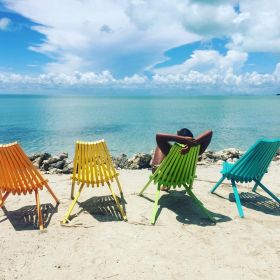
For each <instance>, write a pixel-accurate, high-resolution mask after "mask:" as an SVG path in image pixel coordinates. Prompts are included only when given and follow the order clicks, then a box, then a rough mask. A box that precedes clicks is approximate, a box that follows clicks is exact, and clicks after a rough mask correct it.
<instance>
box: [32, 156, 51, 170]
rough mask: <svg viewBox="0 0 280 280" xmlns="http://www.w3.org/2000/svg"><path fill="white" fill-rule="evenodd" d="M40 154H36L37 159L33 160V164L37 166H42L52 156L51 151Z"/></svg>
mask: <svg viewBox="0 0 280 280" xmlns="http://www.w3.org/2000/svg"><path fill="white" fill-rule="evenodd" d="M37 155H39V156H36V158H35V160H33V162H32V163H33V165H34V166H36V167H37V168H40V167H41V165H42V163H43V161H44V160H47V159H48V158H50V157H51V154H49V153H43V154H37Z"/></svg>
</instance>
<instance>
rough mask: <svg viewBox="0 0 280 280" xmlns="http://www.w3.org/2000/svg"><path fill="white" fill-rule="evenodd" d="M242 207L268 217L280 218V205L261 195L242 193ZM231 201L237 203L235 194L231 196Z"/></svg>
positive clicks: (240, 194) (240, 195)
mask: <svg viewBox="0 0 280 280" xmlns="http://www.w3.org/2000/svg"><path fill="white" fill-rule="evenodd" d="M239 197H240V200H241V204H242V206H244V207H246V208H250V209H253V210H256V211H260V212H263V213H265V214H268V215H273V216H280V205H279V203H277V202H276V201H274V200H273V199H271V198H269V197H266V196H263V195H261V194H259V193H257V192H256V193H252V192H241V193H239ZM229 201H230V202H234V203H235V198H234V194H233V193H230V194H229Z"/></svg>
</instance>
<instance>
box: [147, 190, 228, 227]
mask: <svg viewBox="0 0 280 280" xmlns="http://www.w3.org/2000/svg"><path fill="white" fill-rule="evenodd" d="M143 197H144V198H145V199H147V200H149V201H151V202H154V201H153V200H151V199H150V198H148V197H145V196H143ZM158 204H159V210H158V212H157V215H156V220H157V218H158V217H159V215H160V213H161V211H162V209H164V208H167V209H169V210H170V211H172V212H174V213H175V214H176V215H177V216H176V219H177V221H179V222H180V223H183V224H195V225H199V226H215V223H213V222H212V221H210V220H209V218H207V217H206V216H205V215H204V213H203V212H202V211H201V210H200V209H199V208H198V206H197V205H196V204H195V203H194V202H193V200H192V199H191V198H190V197H189V196H188V195H186V194H185V191H176V190H172V191H169V192H168V193H166V194H163V195H162V196H161V197H160V199H159V202H158ZM204 206H205V205H204ZM208 211H209V210H208ZM209 212H210V213H211V214H212V215H213V216H214V218H215V220H216V223H223V222H228V221H231V218H230V217H228V216H225V215H222V214H219V213H214V212H211V211H209Z"/></svg>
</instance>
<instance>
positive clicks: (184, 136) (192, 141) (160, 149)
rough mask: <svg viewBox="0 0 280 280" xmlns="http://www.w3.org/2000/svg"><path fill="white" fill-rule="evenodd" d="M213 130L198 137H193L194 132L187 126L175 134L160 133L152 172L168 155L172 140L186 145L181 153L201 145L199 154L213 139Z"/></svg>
mask: <svg viewBox="0 0 280 280" xmlns="http://www.w3.org/2000/svg"><path fill="white" fill-rule="evenodd" d="M212 135H213V132H212V130H206V131H205V132H203V133H202V134H200V135H199V136H197V137H196V138H194V137H193V134H192V132H191V131H190V130H189V129H187V128H182V129H180V130H178V131H177V135H175V134H164V133H158V134H157V135H156V141H157V147H156V150H155V153H154V156H153V159H152V172H153V173H154V172H155V171H156V169H157V167H158V166H159V165H160V163H161V162H162V161H163V159H164V158H165V157H166V156H167V154H168V153H169V151H170V149H171V146H172V145H171V144H170V142H177V143H180V144H183V145H185V146H184V147H183V148H182V150H181V153H182V154H183V155H184V154H186V153H187V152H188V151H189V149H190V148H191V147H193V146H196V145H200V150H199V155H202V154H203V153H204V151H205V150H206V149H207V147H208V146H209V144H210V142H211V139H212Z"/></svg>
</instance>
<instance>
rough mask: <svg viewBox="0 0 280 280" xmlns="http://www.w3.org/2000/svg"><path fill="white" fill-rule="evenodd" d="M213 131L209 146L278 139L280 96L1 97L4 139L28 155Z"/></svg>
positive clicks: (139, 146) (144, 146)
mask: <svg viewBox="0 0 280 280" xmlns="http://www.w3.org/2000/svg"><path fill="white" fill-rule="evenodd" d="M183 127H186V128H188V129H190V130H191V131H192V132H193V134H194V135H198V134H200V133H202V132H203V131H205V130H207V129H212V130H213V132H214V134H213V139H212V143H211V145H210V147H209V149H211V150H220V149H224V148H228V147H236V148H239V149H241V150H246V149H247V148H248V147H249V146H251V145H252V144H253V143H254V142H255V141H256V140H257V139H258V138H262V137H267V138H275V137H280V97H279V96H117V95H116V96H91V95H83V96H81V95H78V94H77V95H71V96H70V95H69V96H68V95H0V143H1V144H5V143H9V142H14V141H18V142H19V143H20V144H21V145H22V147H23V148H24V150H25V151H26V152H27V153H29V154H30V153H34V152H45V151H46V152H50V153H52V154H56V153H59V152H62V151H65V152H68V153H69V154H70V156H72V155H73V153H74V148H75V141H76V140H84V141H96V140H100V139H105V140H106V142H107V145H108V147H109V150H110V151H111V153H112V154H113V155H119V154H122V153H125V154H127V155H129V156H131V155H132V154H134V153H137V152H150V151H151V150H153V149H154V148H155V134H156V133H157V132H165V133H176V131H177V130H178V129H180V128H183Z"/></svg>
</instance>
